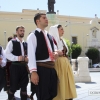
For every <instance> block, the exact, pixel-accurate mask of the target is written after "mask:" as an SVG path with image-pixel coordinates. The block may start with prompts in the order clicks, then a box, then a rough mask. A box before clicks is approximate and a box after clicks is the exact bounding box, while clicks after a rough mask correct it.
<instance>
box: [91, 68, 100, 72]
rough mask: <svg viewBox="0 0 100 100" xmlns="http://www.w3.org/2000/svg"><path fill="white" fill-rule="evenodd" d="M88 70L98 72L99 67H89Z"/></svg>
mask: <svg viewBox="0 0 100 100" xmlns="http://www.w3.org/2000/svg"><path fill="white" fill-rule="evenodd" d="M89 71H90V72H100V68H89Z"/></svg>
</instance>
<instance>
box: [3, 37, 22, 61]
mask: <svg viewBox="0 0 100 100" xmlns="http://www.w3.org/2000/svg"><path fill="white" fill-rule="evenodd" d="M16 40H17V41H18V42H20V46H21V52H22V56H24V47H23V44H22V43H23V42H21V41H20V40H19V39H18V38H16ZM12 51H13V43H12V40H11V41H9V42H8V44H7V46H6V49H5V55H6V58H7V59H8V60H10V61H18V56H15V55H13V54H12Z"/></svg>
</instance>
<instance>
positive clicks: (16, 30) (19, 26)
mask: <svg viewBox="0 0 100 100" xmlns="http://www.w3.org/2000/svg"><path fill="white" fill-rule="evenodd" d="M19 28H23V29H24V26H17V28H16V31H18V29H19Z"/></svg>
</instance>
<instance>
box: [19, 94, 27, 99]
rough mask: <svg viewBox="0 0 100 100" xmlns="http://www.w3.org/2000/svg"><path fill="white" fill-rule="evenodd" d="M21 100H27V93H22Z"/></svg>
mask: <svg viewBox="0 0 100 100" xmlns="http://www.w3.org/2000/svg"><path fill="white" fill-rule="evenodd" d="M20 95H21V100H27V93H26V92H21V94H20Z"/></svg>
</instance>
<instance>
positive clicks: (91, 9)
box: [0, 0, 100, 18]
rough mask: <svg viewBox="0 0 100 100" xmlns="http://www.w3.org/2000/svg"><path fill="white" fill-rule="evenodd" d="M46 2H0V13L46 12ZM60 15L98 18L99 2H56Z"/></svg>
mask: <svg viewBox="0 0 100 100" xmlns="http://www.w3.org/2000/svg"><path fill="white" fill-rule="evenodd" d="M47 1H48V0H0V11H11V12H21V11H22V9H37V8H39V9H41V10H47ZM57 10H59V11H60V12H59V14H60V15H70V16H82V17H94V15H95V14H97V16H98V17H99V18H100V0H56V4H55V11H57Z"/></svg>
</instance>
